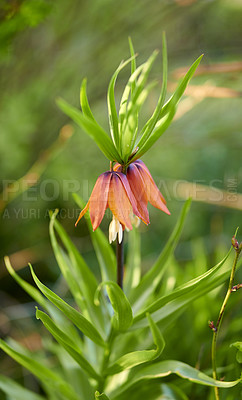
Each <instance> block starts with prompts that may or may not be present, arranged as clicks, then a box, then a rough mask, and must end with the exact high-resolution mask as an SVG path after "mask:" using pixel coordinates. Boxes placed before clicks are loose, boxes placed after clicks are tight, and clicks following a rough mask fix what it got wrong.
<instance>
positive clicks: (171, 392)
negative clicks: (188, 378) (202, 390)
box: [161, 383, 189, 400]
mask: <svg viewBox="0 0 242 400" xmlns="http://www.w3.org/2000/svg"><path fill="white" fill-rule="evenodd" d="M161 390H162V394H163V395H164V396H165V398H167V400H189V399H188V397H187V395H186V394H185V393H184V392H183V391H182V390H181V389H180V388H179V387H178V386H176V385H172V384H166V383H163V384H162V385H161ZM166 396H167V397H166ZM165 398H164V400H165Z"/></svg>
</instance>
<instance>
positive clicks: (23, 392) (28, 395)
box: [0, 375, 46, 400]
mask: <svg viewBox="0 0 242 400" xmlns="http://www.w3.org/2000/svg"><path fill="white" fill-rule="evenodd" d="M0 390H2V391H3V392H4V393H5V394H6V395H7V396H9V398H11V399H14V400H23V399H24V400H46V398H45V397H42V396H40V395H39V394H36V393H34V392H32V391H31V390H29V389H25V388H24V387H23V386H21V385H19V384H18V383H16V382H15V381H14V380H13V379H10V378H8V377H7V376H4V375H0Z"/></svg>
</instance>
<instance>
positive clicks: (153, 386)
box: [0, 198, 241, 400]
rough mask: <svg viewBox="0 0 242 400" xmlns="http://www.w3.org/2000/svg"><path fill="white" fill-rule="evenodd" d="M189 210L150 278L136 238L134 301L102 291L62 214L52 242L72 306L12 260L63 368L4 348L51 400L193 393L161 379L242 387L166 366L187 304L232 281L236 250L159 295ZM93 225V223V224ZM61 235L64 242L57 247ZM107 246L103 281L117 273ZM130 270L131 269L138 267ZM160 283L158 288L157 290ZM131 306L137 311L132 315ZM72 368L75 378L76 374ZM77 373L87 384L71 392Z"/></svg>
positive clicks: (109, 288)
mask: <svg viewBox="0 0 242 400" xmlns="http://www.w3.org/2000/svg"><path fill="white" fill-rule="evenodd" d="M77 201H78V202H79V204H81V203H82V200H81V199H80V198H77ZM189 206H190V201H188V202H187V203H186V204H185V205H184V207H183V210H182V212H181V215H180V218H179V220H178V223H177V225H176V226H175V228H174V230H173V232H172V233H171V235H170V238H169V239H168V241H167V244H166V245H165V247H164V250H163V252H162V253H161V255H160V256H159V257H158V260H157V261H156V262H155V263H154V265H153V267H152V268H151V270H150V271H151V272H150V271H148V272H146V273H145V274H144V275H143V276H141V263H140V261H139V260H140V257H139V256H138V253H139V252H140V246H139V245H138V239H137V237H138V236H137V234H138V232H135V234H134V233H133V238H132V240H131V241H130V242H129V245H130V246H131V250H130V251H132V253H133V256H134V260H135V259H136V260H138V261H136V262H135V264H134V269H135V271H134V272H133V274H134V275H135V276H138V279H137V278H134V275H133V274H132V273H128V274H126V275H125V280H126V279H127V280H128V281H125V285H124V287H127V288H128V291H127V293H125V292H123V291H122V290H121V289H120V287H119V286H118V285H117V284H116V283H115V282H114V281H112V280H109V281H104V280H102V282H101V283H100V284H99V285H98V283H97V280H96V278H95V277H94V275H93V274H92V273H91V272H90V271H89V270H87V268H88V267H87V265H86V264H85V262H84V260H83V259H82V257H81V255H80V254H79V252H78V250H77V249H76V247H75V246H74V244H73V243H72V241H71V240H70V238H69V237H68V235H67V233H66V232H65V230H64V229H63V227H62V226H61V224H60V223H59V221H58V220H57V219H56V214H57V212H55V213H52V214H51V220H50V237H51V243H52V247H53V250H54V253H55V256H56V260H57V262H58V265H59V267H60V270H61V272H62V273H63V276H64V279H65V281H66V283H67V285H68V286H69V289H70V293H71V294H72V298H73V300H74V302H73V304H72V305H70V304H68V303H67V302H66V301H64V300H62V299H61V298H60V296H58V295H57V294H56V293H54V292H53V291H52V290H50V289H49V288H47V287H46V286H45V285H43V284H42V283H41V282H40V280H39V279H38V278H37V276H36V274H35V273H34V271H33V268H32V267H31V273H32V277H33V279H34V282H35V284H36V285H37V287H38V289H39V291H40V292H41V294H40V292H38V291H37V290H36V289H35V288H34V287H32V285H30V284H27V283H26V282H24V281H23V280H22V278H20V277H19V276H18V275H17V274H16V272H14V270H13V268H12V267H11V264H10V262H9V260H8V258H6V266H7V268H8V270H9V272H10V273H11V275H12V276H13V277H14V278H15V279H16V281H17V282H18V283H19V284H20V285H21V286H22V287H23V288H24V289H25V290H26V291H28V293H29V295H30V296H32V297H33V299H34V300H35V301H36V302H38V303H39V304H40V305H41V307H42V308H44V309H45V311H46V312H43V311H41V310H40V309H38V308H37V310H36V318H37V319H38V320H40V321H41V322H42V323H43V325H44V327H45V328H46V329H47V330H48V331H49V333H50V334H51V335H52V336H53V338H54V339H55V340H56V343H52V344H50V342H46V343H45V342H44V343H43V344H44V347H45V348H46V350H48V352H50V351H51V352H52V353H53V354H56V355H57V358H58V360H59V362H60V365H61V368H60V369H59V368H57V370H56V369H55V371H56V372H53V369H52V367H51V366H50V365H48V364H49V363H48V360H45V361H43V357H41V358H40V357H39V356H38V353H37V354H33V356H32V357H31V356H30V353H29V352H28V351H27V350H24V349H23V348H22V347H20V346H19V345H18V344H15V343H14V342H13V341H10V342H9V343H6V342H4V341H1V342H0V347H1V348H2V349H3V350H4V351H5V352H6V353H7V354H9V355H10V356H11V357H12V358H14V359H15V360H16V361H17V362H18V363H20V364H21V365H22V366H24V367H25V368H27V369H28V370H29V371H30V372H31V373H32V374H34V375H35V376H36V377H37V378H38V379H39V381H40V382H41V384H42V387H43V390H44V392H45V394H46V398H47V399H49V400H52V399H61V400H62V399H71V400H77V399H79V400H80V399H81V400H84V399H89V398H90V400H91V399H92V398H93V399H94V397H95V398H96V399H110V400H125V399H127V398H129V397H130V398H134V399H136V398H137V399H138V398H141V397H142V396H143V395H144V394H146V391H147V390H148V393H149V396H150V397H149V399H151V400H152V399H154V400H155V399H157V396H158V394H160V395H161V394H163V395H167V396H168V394H169V396H171V395H172V396H173V397H174V399H178V400H181V399H183V400H184V399H187V397H186V394H185V393H186V391H185V392H184V391H183V388H180V387H179V388H178V387H176V384H174V382H176V380H175V378H170V379H172V380H171V382H169V383H165V384H162V385H161V384H160V382H161V379H163V378H164V377H168V376H170V375H171V374H175V375H177V376H178V377H180V378H183V379H185V380H187V381H189V382H192V383H195V384H199V385H205V386H217V387H219V388H221V389H226V388H227V389H228V388H232V387H233V386H235V385H236V384H238V383H239V382H240V379H237V380H232V381H228V380H225V381H218V380H217V381H216V380H214V379H213V378H211V377H210V376H209V375H208V374H205V373H202V372H201V371H200V370H199V369H197V368H193V367H192V366H190V365H188V364H186V363H183V362H181V361H177V360H169V359H168V360H167V359H163V360H161V359H160V357H165V356H163V355H164V354H165V341H166V342H167V345H171V343H170V338H169V336H167V335H166V331H167V329H169V327H171V326H172V324H173V321H174V320H176V319H177V318H178V317H179V315H180V314H181V313H183V314H184V312H185V310H186V307H187V305H188V304H192V303H193V302H194V301H195V300H197V299H201V300H202V297H203V296H204V295H205V294H206V293H210V292H211V291H212V290H213V289H215V288H217V287H218V285H220V284H221V283H223V282H224V281H225V280H226V279H227V278H228V276H229V273H230V271H229V267H228V266H227V265H226V262H227V260H229V256H230V252H231V250H230V251H229V252H228V254H227V255H226V256H225V257H224V259H223V260H222V261H221V262H219V263H218V264H217V265H215V266H214V267H213V268H211V269H209V270H207V271H206V270H205V272H203V273H202V274H201V275H199V276H197V277H195V278H193V279H192V280H190V281H188V282H186V283H184V284H181V285H178V286H177V287H174V288H173V290H171V291H168V292H166V291H165V293H164V294H161V292H160V290H158V288H160V282H161V278H162V276H164V275H165V274H166V273H167V272H168V270H167V269H166V268H167V264H168V265H172V255H173V253H174V250H175V247H176V244H177V241H178V238H179V236H180V234H181V230H182V227H183V225H184V222H185V218H186V215H187V212H188V209H189ZM88 218H89V217H88V216H87V224H89V219H88ZM56 233H57V234H58V236H59V239H60V242H58V241H57V239H56ZM94 233H95V232H94ZM100 233H101V231H100ZM104 238H105V236H103V240H99V239H100V238H99V239H97V241H96V242H94V243H95V244H96V248H97V257H99V258H101V263H100V269H102V268H105V271H106V272H105V274H104V276H108V275H109V274H110V271H109V269H110V270H111V271H112V269H113V266H112V265H110V264H109V263H105V261H104V259H103V258H102V257H100V254H104V253H105V251H106V248H107V243H106V240H107V239H106V238H105V239H104ZM109 247H110V248H111V246H109ZM130 257H131V256H130V255H129V258H130ZM104 265H105V267H104ZM127 265H128V267H129V268H132V262H131V261H129V263H128V264H127ZM138 269H139V272H137V270H138ZM112 273H113V272H111V274H112ZM150 274H151V275H150ZM153 274H154V276H153ZM151 276H152V279H151ZM155 276H157V281H156V282H155V283H154V284H153V285H151V283H152V280H153V279H155ZM140 277H141V279H140ZM129 280H130V282H129ZM74 282H75V283H74ZM142 282H144V283H142ZM141 284H142V285H144V286H142V287H143V289H142V291H144V294H145V296H144V297H143V298H142V291H140V290H138V288H139V287H140V285H141ZM150 286H151V287H150ZM148 289H149V290H148ZM105 293H106V294H105ZM42 294H43V295H44V297H43V296H42ZM139 297H141V299H139ZM131 299H132V302H131ZM87 300H88V301H87ZM75 304H76V305H77V306H78V307H79V308H78V309H77V308H76V305H75ZM131 304H133V305H136V307H134V306H133V307H132V306H131ZM137 305H139V307H138V306H137ZM133 314H134V317H133ZM76 328H77V329H76ZM161 330H162V333H161ZM74 332H75V333H74ZM176 340H177V339H176ZM48 343H49V344H48ZM176 346H177V344H176ZM233 346H234V347H236V348H237V349H238V350H239V354H241V343H240V342H236V343H234V344H233ZM237 360H238V361H239V362H240V355H239V356H237ZM57 365H58V364H57ZM70 368H71V370H73V373H71V374H70ZM68 371H69V372H68ZM74 371H75V376H76V379H77V380H76V382H83V383H82V384H78V385H77V384H76V383H75V385H73V384H72V381H73V379H74V375H73V374H74ZM68 374H69V375H71V376H69V375H68ZM122 374H125V375H122ZM84 382H85V383H84ZM120 382H122V383H120ZM172 382H173V383H172ZM0 388H1V390H3V391H4V392H5V393H6V394H8V395H10V396H14V393H15V392H16V391H17V390H18V384H16V383H14V382H13V381H11V380H9V379H5V378H4V377H1V376H0ZM87 393H88V394H87ZM25 394H26V398H28V397H29V398H30V395H31V392H30V391H29V390H27V389H23V388H20V389H19V394H18V395H17V397H16V400H17V399H18V398H20V397H19V396H20V395H22V396H24V395H25ZM33 399H34V400H35V399H36V400H41V399H42V397H41V396H38V395H36V396H35V395H34V394H33Z"/></svg>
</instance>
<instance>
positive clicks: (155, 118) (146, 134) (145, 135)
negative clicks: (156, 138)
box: [137, 33, 168, 149]
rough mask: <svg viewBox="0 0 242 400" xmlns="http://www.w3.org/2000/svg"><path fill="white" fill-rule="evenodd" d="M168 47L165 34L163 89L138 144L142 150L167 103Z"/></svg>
mask: <svg viewBox="0 0 242 400" xmlns="http://www.w3.org/2000/svg"><path fill="white" fill-rule="evenodd" d="M167 69H168V66H167V46H166V37H165V34H164V33H163V79H162V89H161V94H160V97H159V100H158V103H157V106H156V109H155V111H154V113H153V115H152V117H151V118H150V119H149V121H148V122H147V123H146V124H145V126H144V128H143V129H142V131H141V138H140V140H139V142H138V145H137V147H139V149H142V147H143V145H144V144H145V142H146V141H147V139H148V138H149V137H150V135H151V133H152V132H153V129H154V127H155V125H156V123H157V122H158V120H159V119H160V112H161V109H162V106H163V104H164V101H165V97H166V90H167Z"/></svg>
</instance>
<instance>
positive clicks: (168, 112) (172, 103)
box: [132, 54, 203, 161]
mask: <svg viewBox="0 0 242 400" xmlns="http://www.w3.org/2000/svg"><path fill="white" fill-rule="evenodd" d="M202 57H203V54H202V55H201V56H200V57H199V58H198V59H197V60H196V61H195V62H194V63H193V64H192V66H191V67H190V69H189V71H188V72H187V73H186V75H185V76H184V78H183V79H182V81H181V82H180V83H179V85H178V87H177V89H176V90H175V92H174V93H173V95H172V96H171V97H170V99H169V100H168V101H167V102H166V104H165V105H164V106H163V107H162V109H161V110H160V114H159V117H158V119H157V126H156V127H155V130H154V132H153V133H151V131H147V135H146V136H145V137H144V139H141V142H140V143H139V151H138V153H137V154H136V156H135V158H134V159H133V160H132V161H134V160H135V159H137V158H139V157H141V156H142V155H144V153H146V152H147V151H148V150H149V149H150V148H151V146H153V144H154V143H155V142H156V141H157V140H158V139H159V137H160V136H161V135H162V134H163V133H164V132H165V131H166V130H167V129H168V127H169V126H170V124H171V122H172V120H173V117H174V115H175V112H176V106H177V104H178V102H179V100H180V99H181V97H182V95H183V93H184V92H185V89H186V87H187V85H188V83H189V81H190V79H191V78H192V76H193V75H194V73H195V71H196V69H197V67H198V65H199V64H200V61H201V59H202ZM163 61H164V59H163ZM163 72H164V66H163ZM163 79H164V78H163ZM148 123H149V121H148ZM153 128H154V126H153ZM145 138H146V139H147V140H146V141H145Z"/></svg>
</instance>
